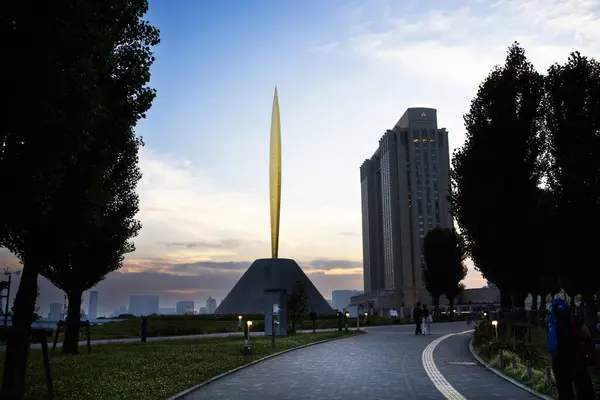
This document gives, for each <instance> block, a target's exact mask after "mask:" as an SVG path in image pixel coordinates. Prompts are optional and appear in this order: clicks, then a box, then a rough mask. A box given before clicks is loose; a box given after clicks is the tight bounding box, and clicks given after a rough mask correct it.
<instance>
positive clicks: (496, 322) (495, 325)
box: [492, 320, 498, 339]
mask: <svg viewBox="0 0 600 400" xmlns="http://www.w3.org/2000/svg"><path fill="white" fill-rule="evenodd" d="M492 325H494V329H495V330H496V339H498V321H496V320H493V321H492Z"/></svg>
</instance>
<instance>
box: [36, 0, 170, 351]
mask: <svg viewBox="0 0 600 400" xmlns="http://www.w3.org/2000/svg"><path fill="white" fill-rule="evenodd" d="M146 9H147V4H146V3H145V2H139V1H137V2H133V3H129V4H127V3H126V4H122V5H120V6H118V7H113V8H111V9H110V13H112V18H111V19H115V20H118V21H122V23H121V24H118V25H115V26H113V27H112V32H111V34H112V43H113V46H112V47H107V48H106V52H105V54H101V56H102V57H101V58H100V59H99V60H98V64H99V68H101V69H102V71H104V72H105V74H104V75H102V78H103V79H102V80H101V83H100V84H99V85H98V86H97V88H96V89H97V91H98V98H99V99H100V101H101V104H102V110H103V112H102V117H101V118H98V119H97V122H98V123H97V125H96V126H95V127H94V131H93V138H94V140H93V141H92V143H91V144H90V145H89V146H88V150H87V151H86V153H85V157H82V158H81V159H80V160H78V162H76V163H74V164H73V165H72V167H71V168H69V169H68V170H67V173H66V178H65V183H64V185H63V186H62V187H61V190H60V191H59V195H58V196H57V197H58V199H59V203H60V205H58V206H57V207H56V212H55V213H54V215H53V216H54V218H55V219H56V221H57V223H58V221H64V222H63V223H62V224H61V225H60V226H61V237H69V236H72V237H73V240H69V241H66V242H61V243H67V244H68V245H67V246H62V247H61V246H60V245H61V243H58V244H57V246H56V247H55V250H54V252H53V253H52V260H51V262H50V263H49V264H48V265H46V266H45V267H44V268H43V269H42V271H41V273H42V275H44V276H45V277H46V278H48V279H49V280H50V281H51V282H53V283H54V284H55V285H56V286H57V287H59V288H60V289H62V290H64V291H65V293H66V294H67V296H68V298H69V307H68V312H67V321H66V322H67V323H66V330H65V337H64V345H63V352H66V353H77V352H78V349H79V346H78V341H79V321H80V317H79V306H78V305H79V304H80V303H81V298H82V295H83V292H84V291H85V290H88V289H91V288H92V287H93V286H95V285H96V284H97V283H98V282H100V281H101V280H103V279H104V278H105V277H106V275H107V274H108V273H110V272H112V271H115V270H117V269H118V268H120V267H121V266H122V262H123V259H124V255H125V254H126V253H130V252H132V251H134V250H135V247H134V245H133V243H132V242H130V239H131V238H132V237H134V236H136V235H137V234H138V232H139V230H140V228H141V225H140V223H139V221H137V220H136V219H135V215H136V214H137V212H138V210H139V198H138V195H137V193H136V191H135V189H136V187H137V184H138V182H139V180H140V179H141V173H140V170H139V167H138V152H139V148H140V147H141V146H142V145H143V142H142V140H141V139H139V138H137V137H136V136H135V134H134V132H133V128H134V127H135V124H136V123H137V122H138V121H139V119H140V118H143V117H144V116H145V113H146V112H147V111H148V110H149V109H150V107H151V104H152V101H153V99H154V97H155V91H154V90H153V89H151V88H149V87H148V86H147V84H148V82H149V80H150V66H151V64H152V62H153V60H154V57H153V56H152V53H151V46H154V45H156V44H157V43H158V41H159V34H158V31H157V30H156V28H154V27H153V26H151V25H149V24H148V23H147V22H146V21H143V20H142V19H141V17H142V16H143V14H144V13H145V12H146ZM90 215H91V216H93V218H89V216H90ZM75 238H79V239H80V240H79V241H76V240H75ZM72 243H75V245H73V244H72Z"/></svg>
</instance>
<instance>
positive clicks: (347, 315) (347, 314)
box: [345, 311, 350, 332]
mask: <svg viewBox="0 0 600 400" xmlns="http://www.w3.org/2000/svg"><path fill="white" fill-rule="evenodd" d="M345 315H346V332H348V317H349V316H350V313H349V312H348V311H346V314H345Z"/></svg>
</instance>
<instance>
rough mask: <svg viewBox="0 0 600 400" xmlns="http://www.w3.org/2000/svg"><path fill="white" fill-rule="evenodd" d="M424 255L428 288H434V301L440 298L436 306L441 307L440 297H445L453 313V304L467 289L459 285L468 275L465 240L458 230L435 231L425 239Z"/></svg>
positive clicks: (428, 233)
mask: <svg viewBox="0 0 600 400" xmlns="http://www.w3.org/2000/svg"><path fill="white" fill-rule="evenodd" d="M423 255H424V257H425V264H426V270H425V279H426V287H428V288H429V287H431V288H432V289H431V291H430V294H431V296H432V297H434V294H435V295H437V298H434V302H435V303H437V304H439V296H441V295H442V294H444V295H446V297H447V298H448V301H449V303H450V309H451V310H452V309H454V300H455V299H456V297H457V296H458V295H459V294H460V292H461V291H462V290H464V287H465V286H464V285H463V284H462V283H460V282H461V281H462V280H463V279H465V276H466V275H467V267H466V266H465V264H464V261H465V259H466V257H467V249H466V245H465V241H464V239H463V238H462V236H461V235H460V234H459V233H458V232H457V231H456V229H447V228H434V229H432V230H430V231H429V232H427V235H426V236H425V241H424V244H423ZM428 290H429V289H428Z"/></svg>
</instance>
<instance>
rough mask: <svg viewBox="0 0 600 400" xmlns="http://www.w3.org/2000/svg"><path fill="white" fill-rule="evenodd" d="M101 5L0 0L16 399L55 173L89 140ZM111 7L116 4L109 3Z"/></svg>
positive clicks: (4, 239) (1, 168)
mask: <svg viewBox="0 0 600 400" xmlns="http://www.w3.org/2000/svg"><path fill="white" fill-rule="evenodd" d="M105 3H109V2H104V3H103V2H96V1H91V2H78V3H76V4H74V3H72V2H58V3H50V2H42V3H35V4H34V3H28V2H9V3H7V4H3V6H2V14H1V16H0V30H1V31H2V35H3V38H4V47H3V53H4V54H3V55H4V58H5V59H7V60H10V62H9V63H4V64H3V73H2V74H1V76H2V78H0V79H2V88H3V91H4V93H5V94H6V96H7V97H8V98H10V101H9V102H6V104H5V105H4V112H3V117H2V124H0V181H1V182H2V184H3V185H5V187H10V188H11V192H10V195H4V196H0V247H5V248H7V249H8V250H9V251H11V252H12V253H13V254H15V255H16V256H17V257H18V258H19V259H20V261H21V263H22V264H23V270H22V274H21V280H20V283H19V287H18V289H17V292H16V297H15V303H14V314H13V319H12V321H13V324H12V328H11V330H10V334H9V337H8V341H7V349H6V362H5V365H10V368H6V369H4V374H3V379H2V389H1V392H0V397H1V398H10V399H20V398H22V397H23V392H24V384H25V371H26V365H27V357H28V352H29V347H30V343H29V340H30V339H29V338H30V333H31V316H32V314H33V313H34V310H35V301H36V295H35V294H36V289H37V279H38V275H39V272H40V270H41V268H42V267H43V266H44V265H46V264H47V263H48V255H49V254H51V252H52V249H53V246H54V244H55V243H56V242H57V241H59V240H67V239H61V238H59V237H58V236H57V235H56V234H55V233H56V226H55V224H54V221H51V218H49V215H50V214H51V213H52V212H53V209H54V207H55V206H56V204H57V203H56V201H55V196H56V192H57V190H58V189H59V188H60V186H61V185H62V183H63V180H64V174H65V169H66V168H67V167H68V166H69V165H71V164H72V163H73V162H76V160H77V159H78V158H79V157H80V156H81V153H82V152H83V151H84V150H85V148H86V146H87V145H88V143H89V141H90V132H91V130H92V129H93V127H94V125H95V123H96V116H97V114H98V112H99V110H100V109H99V107H98V104H97V102H96V100H97V97H96V96H95V87H96V86H97V85H98V83H99V72H100V71H98V70H97V69H96V68H95V61H96V58H97V51H98V49H101V48H103V47H104V46H106V44H107V40H106V39H107V38H106V30H105V29H103V27H104V26H106V25H107V24H111V25H112V24H116V23H117V21H116V20H107V19H106V18H104V17H105V13H104V14H103V13H102V12H98V10H99V8H104V9H106V8H107V7H108V6H107V5H106V4H105ZM110 3H118V2H110Z"/></svg>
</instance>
